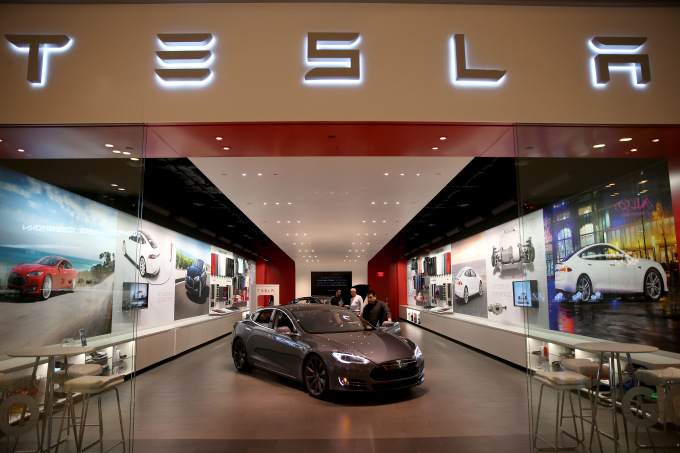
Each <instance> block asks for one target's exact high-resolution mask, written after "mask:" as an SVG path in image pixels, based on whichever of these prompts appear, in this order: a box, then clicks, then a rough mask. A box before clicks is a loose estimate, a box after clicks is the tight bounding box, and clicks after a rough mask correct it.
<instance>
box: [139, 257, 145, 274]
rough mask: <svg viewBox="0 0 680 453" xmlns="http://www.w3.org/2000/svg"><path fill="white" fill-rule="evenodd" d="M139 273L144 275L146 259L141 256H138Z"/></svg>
mask: <svg viewBox="0 0 680 453" xmlns="http://www.w3.org/2000/svg"><path fill="white" fill-rule="evenodd" d="M139 275H141V276H142V277H146V261H144V257H143V256H140V257H139Z"/></svg>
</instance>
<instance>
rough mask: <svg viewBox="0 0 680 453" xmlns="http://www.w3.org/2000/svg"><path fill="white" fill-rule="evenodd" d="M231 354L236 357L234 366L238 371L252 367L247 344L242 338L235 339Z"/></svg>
mask: <svg viewBox="0 0 680 453" xmlns="http://www.w3.org/2000/svg"><path fill="white" fill-rule="evenodd" d="M231 356H232V358H233V359H234V366H235V367H236V369H237V370H238V371H248V370H249V369H250V365H249V364H248V353H247V352H246V345H245V343H244V342H243V340H242V339H240V338H235V339H234V344H233V345H232V346H231Z"/></svg>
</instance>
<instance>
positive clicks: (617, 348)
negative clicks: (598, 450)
mask: <svg viewBox="0 0 680 453" xmlns="http://www.w3.org/2000/svg"><path fill="white" fill-rule="evenodd" d="M574 347H575V348H576V349H580V350H582V351H586V352H592V353H597V354H600V366H599V367H598V370H597V392H596V395H599V394H600V382H601V378H602V364H603V363H604V357H605V354H606V355H608V356H609V360H610V364H609V374H610V376H609V387H610V388H611V395H612V423H613V426H614V433H613V435H611V436H610V435H608V434H607V433H604V432H602V431H600V430H599V428H597V426H596V427H595V429H597V430H598V432H599V433H601V434H603V435H605V436H607V437H609V438H611V439H612V440H613V441H614V451H618V440H619V430H618V423H617V418H616V393H617V390H616V383H617V382H618V383H619V387H621V396H623V385H622V383H623V379H622V377H623V373H622V371H621V360H620V357H621V354H625V355H626V359H627V360H628V363H629V364H631V366H633V361H632V360H631V358H630V355H631V354H641V353H647V352H656V351H658V350H659V348H657V347H656V346H649V345H644V344H635V343H618V342H612V341H594V342H587V343H578V344H575V345H574ZM615 365H616V366H615ZM633 379H635V374H633ZM597 407H598V404H597V401H595V407H594V408H593V420H594V421H596V417H597ZM596 423H597V422H596ZM623 430H624V434H625V436H626V449H630V446H629V444H628V425H627V424H626V417H625V416H624V417H623Z"/></svg>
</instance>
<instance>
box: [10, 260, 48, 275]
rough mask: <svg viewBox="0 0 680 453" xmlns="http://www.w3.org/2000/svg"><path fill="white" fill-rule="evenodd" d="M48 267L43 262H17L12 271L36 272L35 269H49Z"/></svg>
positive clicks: (22, 272)
mask: <svg viewBox="0 0 680 453" xmlns="http://www.w3.org/2000/svg"><path fill="white" fill-rule="evenodd" d="M48 269H49V268H48V267H46V266H44V265H42V264H36V263H26V264H17V265H16V266H14V267H13V268H12V271H11V272H16V273H17V274H27V273H29V272H35V271H44V272H47V271H48Z"/></svg>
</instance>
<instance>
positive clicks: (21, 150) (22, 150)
mask: <svg viewBox="0 0 680 453" xmlns="http://www.w3.org/2000/svg"><path fill="white" fill-rule="evenodd" d="M17 151H19V152H20V153H23V152H24V151H26V150H25V149H21V148H19V149H17Z"/></svg>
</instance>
